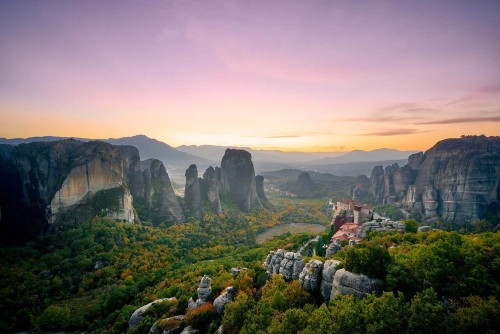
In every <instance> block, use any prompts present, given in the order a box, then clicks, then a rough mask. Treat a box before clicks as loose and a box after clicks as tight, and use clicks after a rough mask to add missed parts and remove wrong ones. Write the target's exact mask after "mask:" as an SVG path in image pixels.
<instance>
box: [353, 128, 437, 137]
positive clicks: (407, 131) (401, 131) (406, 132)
mask: <svg viewBox="0 0 500 334" xmlns="http://www.w3.org/2000/svg"><path fill="white" fill-rule="evenodd" d="M422 132H428V131H418V130H414V129H395V130H387V131H379V132H371V133H362V134H358V135H357V136H379V137H385V136H402V135H412V134H415V133H422Z"/></svg>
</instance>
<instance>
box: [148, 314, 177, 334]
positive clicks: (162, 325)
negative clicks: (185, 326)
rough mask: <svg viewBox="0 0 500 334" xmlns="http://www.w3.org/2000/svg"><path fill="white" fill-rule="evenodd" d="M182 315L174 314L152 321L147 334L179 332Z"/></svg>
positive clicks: (173, 333)
mask: <svg viewBox="0 0 500 334" xmlns="http://www.w3.org/2000/svg"><path fill="white" fill-rule="evenodd" d="M184 318H185V316H184V315H176V316H173V317H170V318H166V319H160V320H158V321H157V322H155V323H154V325H153V326H152V327H151V329H150V330H149V334H179V333H180V332H181V331H182V321H183V320H184Z"/></svg>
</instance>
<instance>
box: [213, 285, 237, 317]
mask: <svg viewBox="0 0 500 334" xmlns="http://www.w3.org/2000/svg"><path fill="white" fill-rule="evenodd" d="M235 295H236V291H235V290H234V288H233V287H232V286H229V287H227V288H226V291H224V292H223V293H222V294H221V295H220V296H219V297H217V298H215V300H214V309H215V311H216V312H217V315H218V316H219V317H221V318H222V317H223V316H224V308H225V307H226V305H227V304H229V303H230V302H231V301H232V300H233V299H234V296H235Z"/></svg>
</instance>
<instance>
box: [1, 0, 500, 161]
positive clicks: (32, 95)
mask: <svg viewBox="0 0 500 334" xmlns="http://www.w3.org/2000/svg"><path fill="white" fill-rule="evenodd" d="M499 126H500V1H498V0H491V1H484V0H474V1H461V0H452V1H425V0H419V1H400V0H397V1H347V0H346V1H333V0H321V1H315V0H308V1H302V0H301V1H293V0H284V1H280V0H276V1H274V0H273V1H268V0H266V1H260V0H252V1H237V0H232V1H225V0H224V1H222V0H218V1H209V0H201V1H190V0H172V1H170V0H164V1H148V0H140V1H139V0H136V1H131V0H120V1H111V0H107V1H67V0H64V1H57V0H51V1H41V0H39V1H29V0H26V1H17V0H2V1H0V137H6V138H18V137H22V138H24V137H32V136H47V135H51V136H70V137H86V138H118V137H124V136H132V135H136V134H145V135H147V136H149V137H152V138H155V139H158V140H161V141H164V142H166V143H168V144H169V145H172V146H179V145H204V144H211V145H226V146H249V147H252V148H256V149H259V148H260V149H282V150H287V151H322V152H338V151H350V150H353V149H363V150H373V149H377V148H382V147H385V148H394V149H400V150H413V149H415V150H426V149H428V148H430V147H432V146H433V145H434V144H435V143H436V142H437V141H439V140H442V139H445V138H450V137H459V136H460V135H474V134H476V135H480V134H485V135H500V130H499Z"/></svg>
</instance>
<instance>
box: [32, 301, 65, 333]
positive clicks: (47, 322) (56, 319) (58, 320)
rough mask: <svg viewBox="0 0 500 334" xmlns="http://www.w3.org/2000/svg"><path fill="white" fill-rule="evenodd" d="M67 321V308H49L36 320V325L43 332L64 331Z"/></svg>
mask: <svg viewBox="0 0 500 334" xmlns="http://www.w3.org/2000/svg"><path fill="white" fill-rule="evenodd" d="M69 320H70V311H69V308H68V307H67V306H64V307H59V306H49V307H47V308H46V309H45V310H44V311H43V313H42V315H41V316H40V318H39V319H38V324H39V325H40V328H41V329H43V330H64V329H66V328H68V326H69Z"/></svg>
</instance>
